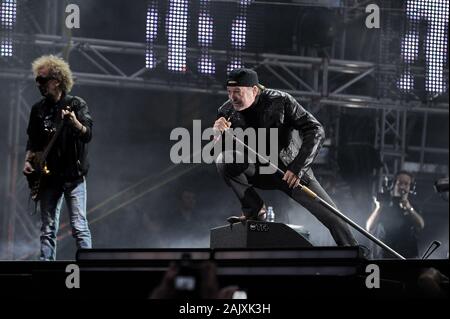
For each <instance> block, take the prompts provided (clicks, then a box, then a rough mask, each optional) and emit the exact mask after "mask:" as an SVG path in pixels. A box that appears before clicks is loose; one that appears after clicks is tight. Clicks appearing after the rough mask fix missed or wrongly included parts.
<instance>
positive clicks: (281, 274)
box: [0, 247, 449, 300]
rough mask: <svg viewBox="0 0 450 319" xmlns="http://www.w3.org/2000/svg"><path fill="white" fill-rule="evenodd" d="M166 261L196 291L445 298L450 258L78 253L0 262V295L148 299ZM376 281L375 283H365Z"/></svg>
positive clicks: (317, 252)
mask: <svg viewBox="0 0 450 319" xmlns="http://www.w3.org/2000/svg"><path fill="white" fill-rule="evenodd" d="M74 264H75V265H76V266H75V268H71V267H74V266H69V268H67V267H68V265H74ZM206 264H208V265H209V268H208V267H206V268H205V267H204V265H206ZM170 265H172V267H173V268H172V269H176V270H177V271H178V272H177V273H176V276H175V278H177V279H178V278H179V277H180V278H181V277H182V278H185V279H186V278H188V279H189V278H190V279H193V280H194V282H195V283H197V288H198V287H200V286H201V285H204V281H205V280H212V281H213V282H216V283H217V285H218V287H219V288H223V287H228V286H238V287H239V292H245V294H246V295H247V297H248V298H249V299H254V300H255V299H258V298H262V299H265V300H267V299H268V298H270V299H279V298H283V299H298V298H299V297H314V296H328V297H337V298H341V297H347V296H351V297H364V298H365V297H367V298H373V297H380V298H385V297H386V298H410V297H414V298H422V297H425V298H427V297H448V279H447V280H446V279H445V277H444V276H447V278H448V275H449V267H448V266H449V260H406V261H402V260H367V259H365V258H364V257H362V256H361V252H360V250H359V249H358V248H338V247H309V248H298V249H251V250H249V249H216V250H212V249H92V250H80V251H78V253H77V259H76V260H73V261H55V262H39V261H34V262H33V261H31V262H30V261H3V262H0V295H1V296H2V297H7V298H8V297H13V298H14V297H19V298H48V296H52V298H61V299H66V298H138V299H146V298H148V297H149V296H150V294H151V293H152V291H153V290H154V289H155V288H156V287H158V286H159V285H160V284H161V280H162V278H163V276H164V274H165V273H166V272H167V270H168V268H169V266H170ZM211 265H213V266H211ZM374 265H375V266H374ZM76 267H78V269H79V272H78V271H77V270H76ZM74 269H75V270H74ZM205 269H206V270H205ZM373 269H376V270H375V271H374V270H373ZM77 272H78V273H79V276H77V277H76V278H77V279H76V280H75V279H74V277H73V276H76V273H77ZM205 272H207V273H206V274H205ZM377 273H378V274H379V277H378V278H379V279H380V280H379V281H377V279H376V277H374V276H376V275H377ZM441 275H442V276H441ZM368 276H369V277H368ZM67 281H69V286H70V285H71V284H72V285H74V283H79V288H68V287H67V285H66V284H67ZM173 282H174V281H172V283H173ZM179 283H180V282H178V283H177V284H179ZM182 283H183V282H182V281H181V284H182ZM377 283H379V288H368V286H367V285H369V286H373V285H375V286H378V284H377ZM180 287H181V288H180V289H178V290H177V292H178V293H179V294H177V295H176V296H177V297H190V298H196V297H197V298H198V297H201V298H203V297H205V296H204V295H203V296H200V292H198V289H196V288H192V290H190V288H188V287H184V288H183V286H180ZM167 297H168V298H172V297H174V295H168V296H167ZM207 298H211V296H209V297H208V296H207Z"/></svg>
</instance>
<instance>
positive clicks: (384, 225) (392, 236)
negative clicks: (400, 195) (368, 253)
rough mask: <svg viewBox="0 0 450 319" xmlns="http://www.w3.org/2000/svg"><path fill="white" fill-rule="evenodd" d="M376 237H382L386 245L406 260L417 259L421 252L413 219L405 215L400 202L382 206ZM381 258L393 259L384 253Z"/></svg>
mask: <svg viewBox="0 0 450 319" xmlns="http://www.w3.org/2000/svg"><path fill="white" fill-rule="evenodd" d="M376 235H378V237H381V238H380V239H381V240H383V241H384V243H385V244H387V245H388V246H390V247H391V248H392V249H394V250H395V251H397V252H398V253H399V254H401V255H402V256H404V257H406V258H417V257H418V256H419V251H418V247H417V235H418V234H417V231H416V229H415V227H414V223H413V221H412V217H411V216H408V215H404V210H403V209H402V208H400V206H399V203H398V201H395V200H394V201H393V202H391V203H390V204H386V205H384V206H382V208H381V211H380V219H379V222H378V225H377V228H376ZM380 257H385V258H393V256H392V255H391V254H390V253H388V252H385V251H383V253H382V254H381V256H380Z"/></svg>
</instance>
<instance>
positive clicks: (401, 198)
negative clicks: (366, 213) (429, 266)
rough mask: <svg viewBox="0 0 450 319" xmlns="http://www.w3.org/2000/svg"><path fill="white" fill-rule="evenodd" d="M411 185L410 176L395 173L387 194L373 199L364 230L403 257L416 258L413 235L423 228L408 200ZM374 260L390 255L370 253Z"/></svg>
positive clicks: (415, 243) (415, 242)
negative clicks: (372, 206)
mask: <svg viewBox="0 0 450 319" xmlns="http://www.w3.org/2000/svg"><path fill="white" fill-rule="evenodd" d="M413 183H414V177H413V176H412V175H411V174H410V173H409V172H406V171H399V172H398V173H397V174H396V175H395V177H394V181H393V188H392V190H391V192H390V193H387V194H386V195H387V196H378V200H375V205H376V207H375V210H374V211H373V212H372V214H371V215H370V217H369V219H368V220H367V223H366V229H367V231H369V232H371V233H374V235H375V236H376V237H378V238H379V239H381V240H383V241H384V242H385V243H386V244H387V245H388V246H390V247H391V248H392V249H394V250H396V251H397V252H398V253H400V254H401V255H403V256H405V257H406V258H417V257H418V255H419V252H418V247H417V236H418V234H419V232H420V231H422V229H423V228H424V226H425V223H424V220H423V218H422V216H420V214H419V213H418V212H417V211H416V210H415V209H414V207H412V205H411V203H410V202H409V199H408V196H409V193H410V192H411V188H412V185H413ZM374 257H375V258H392V257H393V256H392V255H391V254H390V253H389V252H387V251H381V252H376V251H374Z"/></svg>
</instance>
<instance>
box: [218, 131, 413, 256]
mask: <svg viewBox="0 0 450 319" xmlns="http://www.w3.org/2000/svg"><path fill="white" fill-rule="evenodd" d="M225 133H228V134H229V135H230V136H231V137H232V138H233V140H235V141H236V143H239V144H241V145H242V146H244V147H245V148H247V149H248V150H249V151H250V152H252V153H253V154H254V155H256V156H257V157H258V158H259V159H263V160H264V161H265V163H267V164H269V166H271V167H272V168H274V169H275V170H276V171H277V172H278V173H280V174H282V175H284V174H285V172H284V171H283V170H281V169H280V168H279V167H278V166H276V165H275V164H273V163H272V162H271V161H269V160H268V159H267V158H265V157H264V156H261V155H260V154H259V153H258V152H256V151H255V150H253V149H252V148H251V147H250V146H248V145H247V144H245V143H244V142H242V141H241V140H240V139H238V138H237V137H236V136H235V135H233V134H232V133H230V132H229V131H228V130H225ZM296 187H300V190H302V191H303V192H304V193H305V194H306V195H307V196H308V197H309V198H311V199H312V200H314V201H316V202H319V203H320V204H321V205H322V206H324V207H325V208H327V209H328V210H329V211H331V212H332V213H333V214H335V215H336V216H338V217H339V218H341V219H342V220H344V221H345V222H346V223H347V224H349V225H350V226H352V227H353V228H354V229H356V230H357V231H358V232H360V233H361V234H363V235H364V236H366V237H367V238H369V239H370V240H371V241H373V242H374V243H375V244H377V245H378V246H380V247H381V248H383V249H385V250H387V251H389V252H390V253H391V254H393V255H394V256H396V257H398V258H399V259H402V260H405V259H406V258H405V257H403V256H402V255H400V254H399V253H398V252H396V251H395V250H393V249H392V248H391V247H389V246H388V245H386V244H385V243H383V242H382V241H381V240H379V239H378V238H376V237H375V236H373V235H372V234H370V233H369V232H368V231H366V230H365V229H364V228H362V227H361V226H359V225H358V224H357V223H355V222H354V221H353V220H351V219H350V218H348V217H347V216H345V215H344V214H343V213H341V212H340V211H339V210H338V209H337V208H335V207H333V206H332V205H330V204H329V203H327V202H326V201H325V200H323V199H322V198H321V197H320V196H318V195H317V194H316V193H314V192H313V191H312V190H310V189H309V188H308V187H306V186H304V185H302V184H300V183H298V184H297V186H296Z"/></svg>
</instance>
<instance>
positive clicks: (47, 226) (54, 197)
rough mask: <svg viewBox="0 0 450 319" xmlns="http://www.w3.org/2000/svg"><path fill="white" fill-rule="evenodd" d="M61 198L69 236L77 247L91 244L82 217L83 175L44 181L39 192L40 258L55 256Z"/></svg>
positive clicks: (84, 193) (83, 210)
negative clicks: (72, 180)
mask: <svg viewBox="0 0 450 319" xmlns="http://www.w3.org/2000/svg"><path fill="white" fill-rule="evenodd" d="M63 198H64V199H65V200H66V205H67V208H68V211H69V219H70V226H71V227H72V236H73V237H74V238H75V240H76V244H77V248H91V247H92V241H91V232H90V230H89V226H88V221H87V219H86V179H85V178H84V177H83V179H82V180H81V181H76V182H65V183H64V182H58V181H47V182H46V183H45V184H44V185H43V187H42V189H41V193H40V208H41V218H42V227H41V256H40V259H41V260H55V259H56V235H57V233H58V227H59V215H60V212H61V206H62V202H63Z"/></svg>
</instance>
